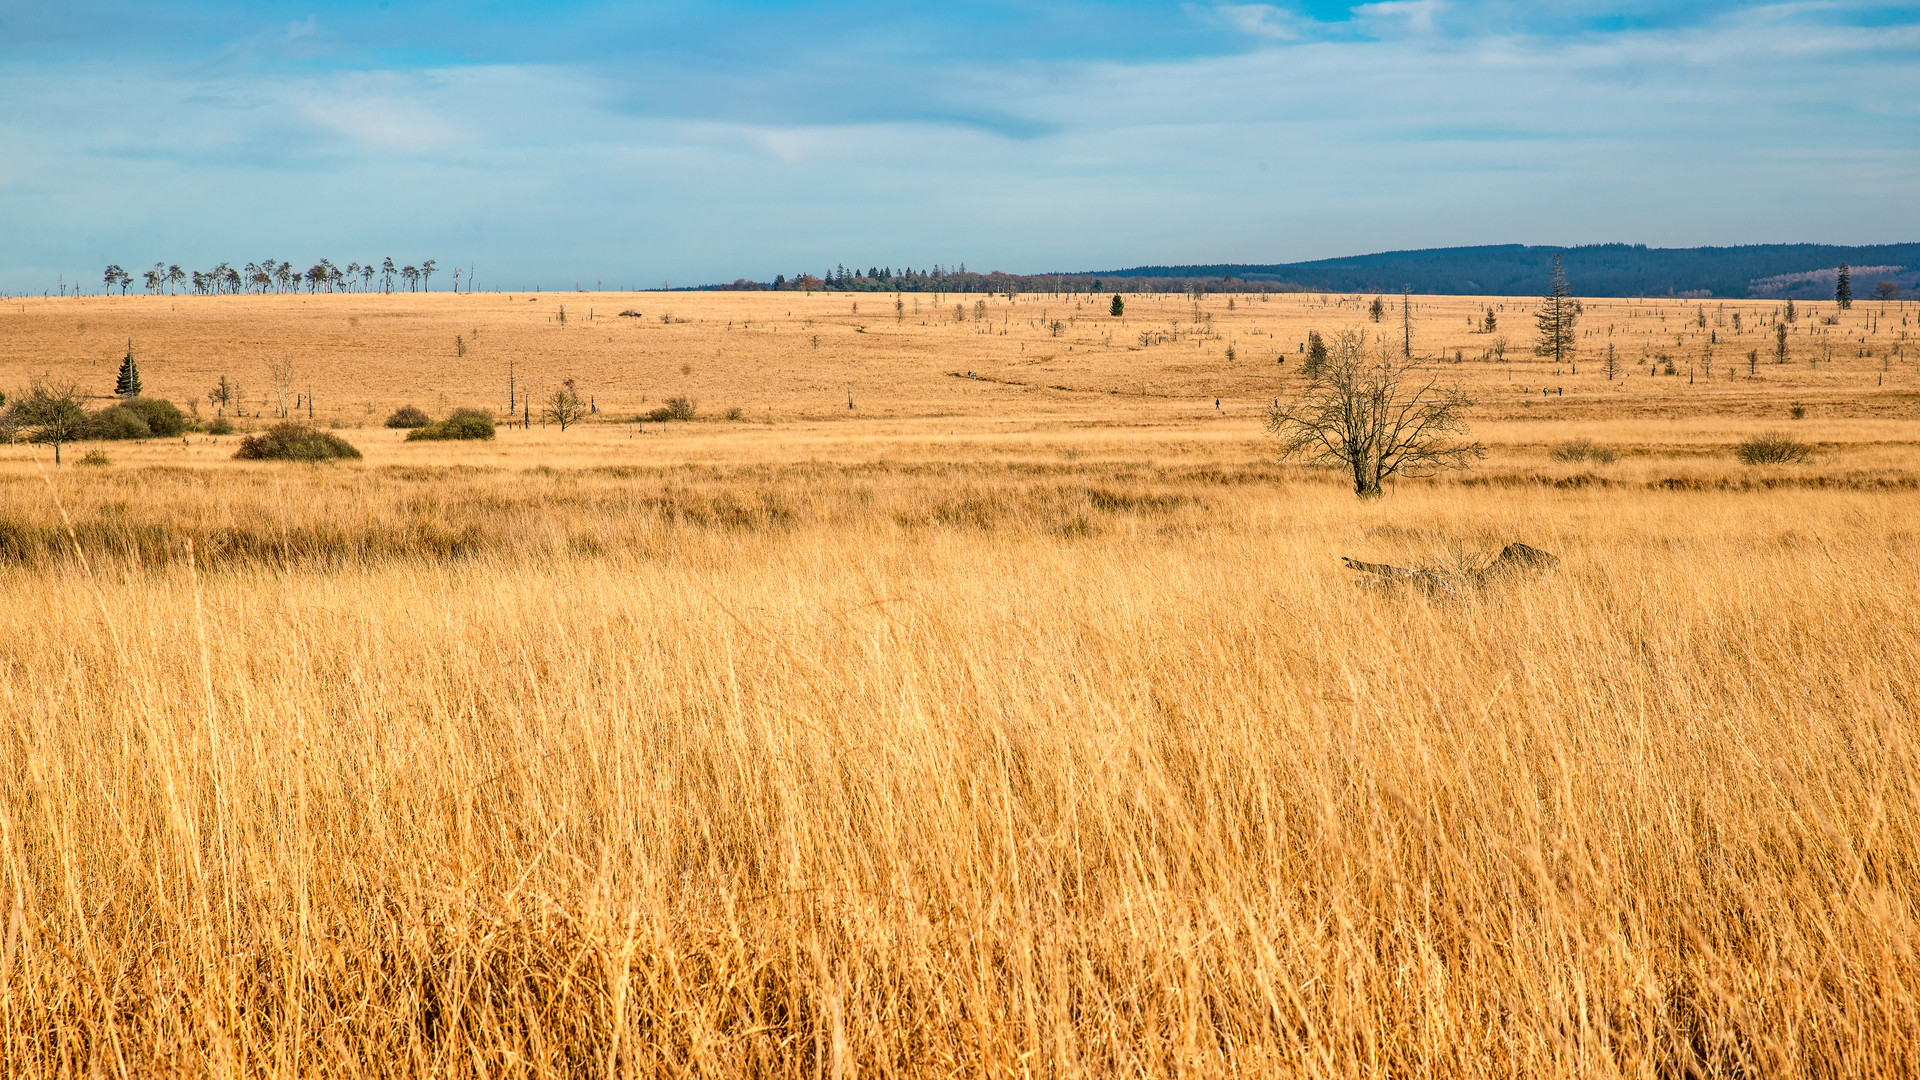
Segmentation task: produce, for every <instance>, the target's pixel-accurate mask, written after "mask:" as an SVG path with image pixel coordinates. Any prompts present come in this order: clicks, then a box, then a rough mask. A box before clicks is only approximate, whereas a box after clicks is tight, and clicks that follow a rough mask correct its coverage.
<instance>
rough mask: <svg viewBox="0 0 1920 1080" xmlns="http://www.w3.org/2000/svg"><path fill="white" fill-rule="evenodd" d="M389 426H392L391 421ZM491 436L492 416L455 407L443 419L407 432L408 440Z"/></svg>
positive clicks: (489, 437) (482, 437)
mask: <svg viewBox="0 0 1920 1080" xmlns="http://www.w3.org/2000/svg"><path fill="white" fill-rule="evenodd" d="M389 426H392V425H391V422H389ZM493 437H494V429H493V417H492V416H491V415H489V414H487V413H485V412H482V411H481V410H479V409H455V410H453V412H452V413H450V414H448V416H447V418H446V419H445V420H441V421H438V422H436V423H431V424H427V425H425V426H423V427H417V428H415V429H413V430H412V431H409V432H407V441H408V442H434V441H439V442H445V441H448V440H458V439H491V438H493Z"/></svg>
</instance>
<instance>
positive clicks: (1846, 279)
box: [1833, 263, 1853, 311]
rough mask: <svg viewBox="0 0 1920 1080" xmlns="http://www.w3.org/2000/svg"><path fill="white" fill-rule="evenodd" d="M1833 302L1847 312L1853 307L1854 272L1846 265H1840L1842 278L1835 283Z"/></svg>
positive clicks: (1835, 280)
mask: <svg viewBox="0 0 1920 1080" xmlns="http://www.w3.org/2000/svg"><path fill="white" fill-rule="evenodd" d="M1833 302H1834V303H1836V304H1839V305H1840V310H1841V311H1845V310H1847V309H1848V308H1850V307H1852V306H1853V271H1852V269H1851V268H1849V267H1848V266H1847V264H1846V263H1841V264H1840V276H1839V277H1838V278H1836V279H1834V282H1833Z"/></svg>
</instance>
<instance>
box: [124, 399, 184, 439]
mask: <svg viewBox="0 0 1920 1080" xmlns="http://www.w3.org/2000/svg"><path fill="white" fill-rule="evenodd" d="M122 408H125V409H129V410H131V411H132V412H134V413H135V414H137V415H138V416H139V417H140V419H142V420H145V421H146V422H147V430H149V431H151V432H153V434H155V435H156V436H159V437H160V438H163V439H166V438H173V437H175V436H177V435H182V434H184V433H185V432H186V430H187V414H186V413H183V412H181V411H180V407H179V406H178V405H175V404H174V403H173V402H171V401H168V400H166V399H165V398H144V397H143V398H134V399H133V400H131V401H128V402H126V403H125V404H124V405H123V406H122Z"/></svg>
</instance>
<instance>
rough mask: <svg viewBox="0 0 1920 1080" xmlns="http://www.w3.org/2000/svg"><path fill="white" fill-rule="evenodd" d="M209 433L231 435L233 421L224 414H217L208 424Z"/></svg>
mask: <svg viewBox="0 0 1920 1080" xmlns="http://www.w3.org/2000/svg"><path fill="white" fill-rule="evenodd" d="M207 434H209V435H231V434H233V421H231V420H229V419H227V418H226V417H224V416H216V417H214V418H213V422H212V423H210V424H208V425H207Z"/></svg>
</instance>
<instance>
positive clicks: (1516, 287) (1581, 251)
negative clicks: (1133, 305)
mask: <svg viewBox="0 0 1920 1080" xmlns="http://www.w3.org/2000/svg"><path fill="white" fill-rule="evenodd" d="M1555 255H1560V256H1562V257H1563V259H1564V262H1565V265H1566V271H1567V280H1568V282H1569V284H1570V285H1571V286H1572V287H1573V291H1574V293H1575V294H1577V295H1580V296H1721V297H1747V296H1755V297H1784V296H1794V297H1807V298H1814V297H1820V296H1832V295H1833V280H1834V270H1835V268H1836V267H1838V266H1839V265H1840V264H1841V263H1847V264H1849V265H1850V266H1852V267H1853V293H1854V295H1855V296H1858V297H1863V298H1864V297H1871V296H1873V295H1875V288H1876V287H1877V285H1878V283H1879V282H1880V281H1883V280H1886V281H1893V282H1894V283H1895V285H1896V286H1897V287H1898V288H1899V289H1900V295H1908V294H1910V293H1912V292H1913V291H1914V290H1915V288H1916V287H1917V286H1920V244H1876V245H1870V246H1865V247H1839V246H1835V245H1830V244H1753V245H1749V246H1745V247H1701V248H1650V247H1647V246H1646V245H1644V244H1594V245H1591V246H1587V247H1567V248H1561V247H1527V246H1524V245H1521V244H1498V245H1489V246H1484V247H1460V248H1429V249H1426V250H1423V251H1385V252H1381V253H1379V254H1376V255H1355V256H1349V257H1346V258H1340V259H1318V260H1315V261H1313V262H1300V263H1280V264H1276V265H1270V266H1252V265H1216V266H1136V267H1133V268H1131V269H1127V270H1109V271H1105V272H1103V273H1101V274H1100V275H1099V276H1100V277H1102V278H1108V279H1111V278H1156V279H1180V278H1184V279H1191V280H1202V279H1213V278H1218V279H1226V278H1232V279H1235V280H1239V281H1246V282H1250V283H1251V282H1271V283H1273V284H1275V285H1279V286H1283V287H1289V286H1290V287H1293V288H1300V289H1325V290H1328V291H1331V292H1350V293H1353V292H1364V293H1384V292H1399V291H1400V290H1401V288H1403V287H1409V286H1410V287H1411V288H1412V289H1413V291H1414V292H1417V293H1428V294H1434V293H1439V294H1454V295H1474V294H1480V295H1504V296H1532V295H1536V294H1539V293H1542V292H1545V291H1546V289H1547V286H1548V280H1549V277H1550V275H1551V273H1552V269H1551V268H1552V263H1553V257H1554V256H1555ZM1075 276H1080V275H1075ZM1086 276H1092V275H1090V274H1089V275H1086Z"/></svg>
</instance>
